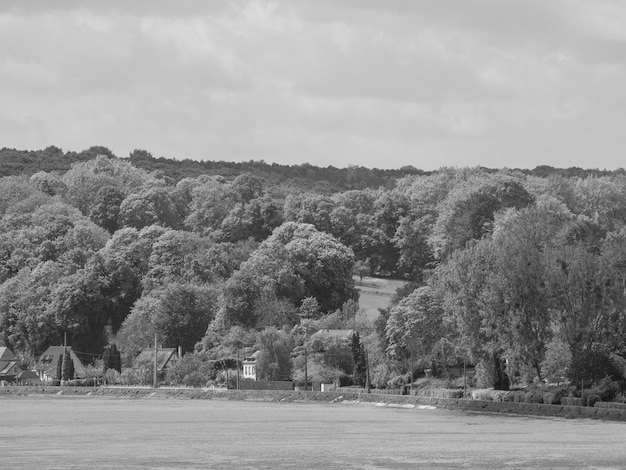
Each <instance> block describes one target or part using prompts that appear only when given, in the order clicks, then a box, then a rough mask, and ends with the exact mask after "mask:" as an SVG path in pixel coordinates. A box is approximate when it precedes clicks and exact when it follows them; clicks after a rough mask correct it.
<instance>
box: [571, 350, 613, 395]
mask: <svg viewBox="0 0 626 470" xmlns="http://www.w3.org/2000/svg"><path fill="white" fill-rule="evenodd" d="M568 378H569V379H570V380H571V381H572V383H574V384H576V385H582V387H584V386H587V387H588V386H590V385H591V384H595V383H598V382H599V381H601V380H603V379H605V378H608V379H609V380H614V381H619V380H623V379H624V375H623V372H622V371H621V370H619V369H618V368H617V367H616V365H615V363H614V362H613V360H612V359H611V358H610V357H609V356H608V355H607V354H604V353H601V352H599V351H581V352H577V354H574V356H573V357H572V360H571V362H570V366H569V370H568Z"/></svg>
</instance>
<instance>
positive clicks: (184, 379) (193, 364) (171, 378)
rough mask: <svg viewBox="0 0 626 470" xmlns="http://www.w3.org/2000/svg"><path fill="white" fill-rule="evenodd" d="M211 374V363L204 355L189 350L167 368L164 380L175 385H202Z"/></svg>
mask: <svg viewBox="0 0 626 470" xmlns="http://www.w3.org/2000/svg"><path fill="white" fill-rule="evenodd" d="M213 376H214V371H213V365H212V363H211V362H210V361H209V360H208V359H207V357H206V355H204V354H200V353H197V352H191V353H187V354H185V355H183V357H182V358H181V359H180V360H179V361H177V362H176V364H174V365H173V366H172V367H170V368H169V369H168V370H167V373H166V375H165V381H166V382H168V383H170V384H175V385H187V386H190V387H203V386H205V385H206V383H207V382H208V381H209V380H210V379H211V378H213Z"/></svg>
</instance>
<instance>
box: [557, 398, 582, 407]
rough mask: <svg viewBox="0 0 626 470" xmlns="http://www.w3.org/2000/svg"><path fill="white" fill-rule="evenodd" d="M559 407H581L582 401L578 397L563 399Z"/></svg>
mask: <svg viewBox="0 0 626 470" xmlns="http://www.w3.org/2000/svg"><path fill="white" fill-rule="evenodd" d="M561 405H565V406H583V399H582V398H578V397H563V398H561Z"/></svg>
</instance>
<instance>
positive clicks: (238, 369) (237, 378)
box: [236, 348, 239, 390]
mask: <svg viewBox="0 0 626 470" xmlns="http://www.w3.org/2000/svg"><path fill="white" fill-rule="evenodd" d="M236 361H237V390H239V348H237V359H236Z"/></svg>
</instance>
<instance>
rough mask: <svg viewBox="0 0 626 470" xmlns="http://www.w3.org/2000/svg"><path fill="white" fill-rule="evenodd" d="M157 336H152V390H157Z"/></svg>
mask: <svg viewBox="0 0 626 470" xmlns="http://www.w3.org/2000/svg"><path fill="white" fill-rule="evenodd" d="M157 353H158V347H157V334H156V333H155V334H154V377H153V382H152V388H157Z"/></svg>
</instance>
